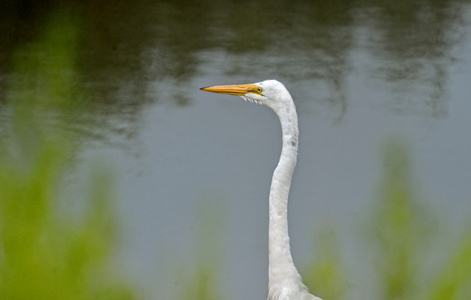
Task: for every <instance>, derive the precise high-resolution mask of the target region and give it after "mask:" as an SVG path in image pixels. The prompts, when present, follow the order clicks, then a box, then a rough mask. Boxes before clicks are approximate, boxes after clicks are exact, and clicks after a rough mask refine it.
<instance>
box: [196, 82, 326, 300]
mask: <svg viewBox="0 0 471 300" xmlns="http://www.w3.org/2000/svg"><path fill="white" fill-rule="evenodd" d="M201 90H203V91H208V92H213V93H222V94H230V95H236V96H240V97H242V98H243V99H244V100H248V101H250V102H255V103H258V104H262V105H266V106H268V107H270V108H271V109H273V111H274V112H275V113H276V114H277V116H278V117H279V119H280V122H281V129H282V140H283V144H282V150H281V156H280V160H279V162H278V165H277V167H276V169H275V171H274V173H273V178H272V182H271V188H270V196H269V206H270V207H269V216H270V222H269V232H268V235H269V237H268V241H269V242H268V243H269V245H268V256H269V262H268V300H322V299H320V298H318V297H316V296H314V295H312V294H309V293H308V291H307V288H306V286H305V285H304V284H303V283H302V279H301V276H300V275H299V272H298V270H297V269H296V267H295V265H294V263H293V258H292V256H291V250H290V245H289V235H288V194H289V189H290V186H291V178H292V175H293V171H294V167H295V166H296V158H297V155H298V153H297V151H298V133H299V132H298V115H297V113H296V107H295V105H294V102H293V98H292V97H291V95H290V93H289V92H288V90H287V89H286V88H285V86H284V85H283V84H282V83H281V82H279V81H276V80H265V81H262V82H257V83H253V84H242V85H221V86H212V87H205V88H201Z"/></svg>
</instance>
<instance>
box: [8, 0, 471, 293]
mask: <svg viewBox="0 0 471 300" xmlns="http://www.w3.org/2000/svg"><path fill="white" fill-rule="evenodd" d="M2 6H3V7H2V12H1V13H0V14H1V21H0V30H1V32H2V38H1V45H0V92H1V94H0V97H1V99H0V116H1V124H0V125H1V127H0V135H1V136H2V137H3V136H5V138H8V137H7V136H6V135H4V131H5V128H8V127H9V125H10V124H9V122H10V120H11V115H10V114H11V106H12V102H14V101H15V100H14V99H15V97H12V96H8V95H10V94H9V93H11V90H13V92H14V93H17V94H18V93H19V94H21V93H23V92H25V89H26V88H25V86H26V85H24V82H23V81H22V78H23V77H22V74H21V73H20V72H17V71H14V70H16V69H15V68H14V63H13V62H14V61H26V60H28V59H30V57H26V56H30V55H31V53H32V52H25V50H24V49H26V48H28V47H29V45H31V44H32V43H34V42H35V41H37V40H38V39H39V38H40V37H41V36H42V35H43V34H44V32H46V30H47V26H48V25H47V24H50V23H48V22H49V21H48V20H50V18H51V15H57V14H58V15H60V16H62V17H61V18H59V19H58V21H57V22H56V23H54V24H56V25H54V26H59V27H60V26H63V25H64V24H68V26H70V27H67V26H64V29H63V30H62V31H59V32H62V33H63V34H64V35H65V36H66V37H67V36H70V35H72V34H74V35H75V34H76V36H77V38H76V39H74V40H72V41H70V43H73V45H70V48H67V49H69V50H66V51H70V52H73V55H72V54H71V55H72V56H73V61H74V66H75V67H74V69H73V70H72V71H71V70H65V71H63V72H64V73H63V74H62V73H61V74H55V75H54V76H57V77H58V78H60V77H61V76H72V78H73V79H74V80H73V82H74V86H73V90H75V91H77V92H76V93H75V95H76V97H71V100H70V101H69V102H67V103H66V105H62V104H61V105H59V106H56V104H55V102H51V106H52V107H53V109H58V110H61V111H65V112H66V114H67V115H69V118H68V121H67V122H66V123H65V124H64V123H62V122H59V121H58V120H55V119H54V117H52V118H50V119H49V118H48V119H47V120H45V122H47V123H48V126H50V128H51V130H54V131H64V132H67V133H70V134H72V135H73V137H74V145H73V149H74V150H73V152H74V160H76V161H77V167H76V172H77V173H76V174H73V175H71V176H72V177H73V178H75V179H77V178H80V177H81V176H82V175H83V174H84V172H85V171H84V170H83V169H84V168H86V167H82V162H87V161H89V160H93V159H97V157H98V160H104V161H109V163H110V164H111V165H113V172H115V173H116V177H117V181H118V184H117V195H118V197H117V198H118V200H117V201H116V205H117V211H118V212H119V214H118V215H119V216H120V223H121V226H120V228H121V230H122V235H123V241H122V243H121V244H120V247H119V249H117V252H118V254H117V261H121V262H120V264H121V266H122V269H123V270H124V272H125V273H126V274H129V276H130V277H131V278H133V281H135V282H136V284H137V285H138V286H139V287H140V289H141V290H142V291H143V293H144V294H149V295H153V296H152V299H169V298H172V297H174V296H173V295H174V294H172V293H174V291H175V290H178V289H180V288H181V285H183V283H182V281H184V280H182V279H181V278H182V277H181V276H180V277H179V275H178V274H179V272H182V273H185V271H179V268H182V269H185V268H187V266H193V264H195V262H194V261H195V260H197V259H201V260H205V259H208V260H210V261H211V259H210V258H205V257H206V256H211V255H209V254H206V256H205V255H200V254H198V250H197V249H196V248H197V247H196V246H195V245H197V244H198V243H197V242H195V239H196V237H197V236H198V235H197V234H196V233H195V232H196V231H197V230H196V229H195V226H196V224H197V221H196V220H197V219H198V218H197V217H196V216H197V215H198V214H197V211H198V208H199V207H200V206H201V205H203V204H201V203H207V202H209V203H217V205H218V207H219V210H217V212H216V213H215V214H218V213H221V214H222V215H223V217H221V218H223V219H224V221H221V220H220V219H219V218H216V217H214V218H212V217H208V216H205V217H204V219H205V220H206V222H207V223H208V224H209V225H208V224H207V225H206V226H209V227H211V226H213V227H214V226H215V227H218V228H219V227H220V228H221V230H220V231H217V232H218V233H217V234H220V235H221V237H222V238H220V239H217V240H216V239H215V240H214V241H212V242H211V240H209V241H208V242H207V243H206V245H205V246H206V247H207V249H206V250H204V251H203V250H200V251H202V252H205V253H213V252H215V254H214V255H215V256H216V257H217V259H215V260H217V261H218V263H217V264H218V265H220V269H221V273H223V274H224V275H221V276H218V277H217V280H216V281H215V284H217V285H220V288H219V289H220V290H221V294H223V295H227V297H225V299H264V297H266V289H267V288H266V285H267V280H268V279H267V272H266V269H267V251H266V244H267V222H268V216H267V197H268V196H267V195H268V189H269V183H270V179H271V172H272V170H273V168H274V167H275V165H276V162H277V159H278V155H279V148H280V129H279V124H278V121H277V119H276V117H275V116H274V114H273V113H272V112H270V111H269V110H268V109H266V108H263V107H260V106H256V105H250V104H247V103H243V101H242V100H241V99H239V98H235V97H232V98H231V97H229V96H222V95H211V94H206V93H202V92H200V91H199V88H200V87H202V86H208V85H213V84H214V85H215V84H232V83H234V84H235V83H249V82H256V81H261V80H264V79H270V78H276V79H278V80H280V81H282V82H283V83H284V84H285V85H286V87H287V88H288V89H289V90H290V92H291V94H292V96H293V98H294V99H295V102H296V105H297V108H298V113H299V122H300V132H301V136H300V149H299V155H300V156H299V160H298V167H297V169H296V173H295V177H294V186H293V189H292V193H291V202H290V231H291V232H290V233H291V238H292V248H293V256H294V259H295V262H296V263H297V264H298V265H299V266H300V269H302V266H303V265H306V262H307V261H309V259H310V258H311V256H312V253H313V252H315V250H313V249H314V248H315V247H313V244H315V243H314V242H313V238H312V232H313V231H316V228H319V227H321V225H320V224H323V223H325V222H327V221H330V223H331V224H333V225H334V227H336V228H337V230H338V231H339V232H340V233H339V236H340V237H341V240H342V249H343V250H344V252H345V253H347V254H346V255H345V256H346V257H347V258H345V260H346V261H347V265H350V266H351V269H352V270H353V271H351V272H352V273H353V274H354V276H353V278H356V279H353V280H351V281H349V282H348V287H347V288H346V291H347V293H348V296H347V297H346V299H373V298H374V297H375V296H371V295H372V293H373V295H375V294H374V293H375V292H376V290H375V289H374V288H373V287H371V285H372V284H371V283H370V282H368V280H366V281H367V282H366V283H365V282H364V281H365V280H361V278H368V277H365V276H371V274H370V273H373V271H368V270H371V265H374V263H365V264H363V263H362V261H361V259H358V257H361V256H362V255H361V252H362V251H363V250H359V248H361V247H360V246H359V245H361V244H362V242H361V234H359V233H358V232H359V231H361V230H359V229H357V228H358V227H361V226H360V225H359V224H361V223H362V220H363V219H364V218H365V215H367V214H368V211H369V209H371V203H372V202H373V200H374V199H375V198H376V197H377V193H378V186H379V185H380V178H381V175H380V174H381V170H382V166H383V165H382V162H381V157H382V154H381V153H382V152H381V151H382V149H383V145H384V143H385V141H386V140H387V139H388V137H390V136H391V135H399V136H401V137H403V138H404V139H405V140H407V141H408V145H409V148H410V153H411V156H412V158H411V161H412V163H411V166H410V167H411V169H412V171H411V172H412V175H411V176H412V178H413V183H414V185H415V186H416V189H417V194H418V195H419V196H418V198H420V199H424V200H423V202H424V204H425V205H426V206H427V207H431V209H432V210H435V211H437V212H439V219H440V220H443V221H442V222H444V223H446V224H448V223H449V224H451V225H450V226H451V227H452V228H460V226H461V225H462V223H463V222H465V220H466V219H467V218H469V217H468V215H469V212H470V211H471V202H470V201H469V200H470V195H471V185H470V184H469V182H470V181H471V172H470V170H471V159H470V158H469V155H470V153H471V139H470V138H469V132H471V122H470V121H469V119H470V118H469V115H470V112H471V102H470V101H469V100H470V95H471V86H470V84H469V83H470V78H471V55H470V53H471V43H470V35H469V32H470V28H471V25H470V20H471V10H470V5H469V2H468V1H458V0H455V1H445V0H442V1H439V0H428V1H388V0H383V1H374V0H371V1H337V0H336V1H316V2H315V3H311V1H298V2H296V3H293V2H291V1H198V2H196V3H193V2H190V1H141V0H140V1H118V2H116V1H88V2H84V3H80V4H78V3H73V2H67V1H65V2H63V3H57V2H55V1H36V2H34V1H18V2H17V1H4V4H2ZM57 24H59V25H57ZM70 24H72V25H70ZM67 28H68V29H67ZM71 28H72V29H71ZM67 30H72V31H73V32H75V33H71V31H67ZM25 53H27V55H26V54H25ZM33 53H36V54H37V60H35V61H39V62H40V64H45V65H47V64H48V61H49V60H50V59H51V57H52V58H53V57H55V55H56V54H57V53H56V52H54V51H51V50H50V49H49V48H48V46H47V45H46V46H40V47H38V48H37V49H35V50H34V51H33ZM68 71H70V72H68ZM32 81H33V82H34V86H35V88H37V89H39V90H40V89H41V86H43V83H42V81H41V74H39V75H37V76H36V77H34V79H32ZM57 84H58V85H60V82H59V81H58V83H57ZM11 86H13V89H12V88H11ZM78 91H80V92H78ZM33 94H34V92H33ZM12 99H13V100H12ZM71 190H72V191H74V192H75V193H80V191H79V190H78V189H74V188H71ZM445 220H447V221H445ZM213 223H214V224H213ZM221 223H223V225H221ZM217 234H216V235H217ZM208 249H213V250H208ZM211 251H213V252H211ZM195 253H196V254H195ZM349 253H351V255H350V254H349ZM359 253H360V254H359ZM218 255H219V256H218ZM201 257H203V258H201ZM180 262H182V263H181V265H180ZM183 277H184V276H183ZM373 277H374V276H373ZM175 278H176V279H175ZM372 281H374V280H372ZM171 295H172V296H171ZM149 297H150V296H149Z"/></svg>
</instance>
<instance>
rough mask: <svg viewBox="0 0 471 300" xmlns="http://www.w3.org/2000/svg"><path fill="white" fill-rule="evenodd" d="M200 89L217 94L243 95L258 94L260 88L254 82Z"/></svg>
mask: <svg viewBox="0 0 471 300" xmlns="http://www.w3.org/2000/svg"><path fill="white" fill-rule="evenodd" d="M200 90H202V91H206V92H212V93H219V94H229V95H236V96H245V95H246V94H248V93H254V94H259V95H260V93H261V89H260V88H259V87H258V86H256V85H255V84H236V85H216V86H208V87H203V88H201V89H200Z"/></svg>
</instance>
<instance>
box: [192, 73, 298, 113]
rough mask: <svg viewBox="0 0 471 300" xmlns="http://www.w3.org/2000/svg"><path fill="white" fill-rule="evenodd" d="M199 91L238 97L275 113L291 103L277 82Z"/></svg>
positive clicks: (266, 81)
mask: <svg viewBox="0 0 471 300" xmlns="http://www.w3.org/2000/svg"><path fill="white" fill-rule="evenodd" d="M201 90H203V91H206V92H213V93H220V94H229V95H236V96H240V97H242V98H243V99H244V100H246V101H250V102H255V103H258V104H262V105H267V106H269V107H271V108H272V109H273V110H275V111H278V110H279V109H280V108H281V107H285V106H287V105H292V103H293V99H292V98H291V95H290V94H289V92H288V90H287V89H286V88H285V86H284V85H283V84H282V83H281V82H279V81H277V80H265V81H261V82H256V83H250V84H237V85H218V86H210V87H204V88H201Z"/></svg>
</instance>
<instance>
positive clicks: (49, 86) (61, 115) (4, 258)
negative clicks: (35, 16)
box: [0, 10, 134, 300]
mask: <svg viewBox="0 0 471 300" xmlns="http://www.w3.org/2000/svg"><path fill="white" fill-rule="evenodd" d="M78 37H79V30H78V27H77V26H76V24H75V20H74V19H73V18H72V16H71V15H70V14H69V12H68V11H62V10H61V11H58V12H54V13H52V14H51V15H50V18H48V20H47V21H45V23H44V25H43V26H41V31H40V33H39V34H38V37H37V39H35V40H33V41H31V42H29V43H28V44H26V45H25V46H24V47H23V48H22V49H19V50H18V51H17V52H16V53H15V55H14V59H13V61H12V63H11V68H12V70H11V74H13V76H11V77H10V78H9V79H8V81H7V83H6V89H5V91H4V96H5V100H6V103H8V104H9V106H8V107H9V109H11V111H10V112H9V113H5V115H8V117H9V118H10V122H8V124H10V126H9V127H6V125H5V127H3V128H2V132H3V134H4V135H5V136H8V137H9V138H8V139H7V140H8V143H7V142H5V141H2V142H1V143H0V299H47V300H50V299H132V298H134V292H133V291H132V289H131V287H130V286H128V285H127V284H124V283H123V282H122V280H121V279H120V278H119V277H117V276H115V275H114V274H115V271H116V270H114V268H113V267H112V265H111V264H110V260H111V258H112V254H113V252H112V250H113V245H114V242H115V241H116V238H117V233H116V230H115V228H116V221H115V220H114V216H113V212H112V210H111V209H110V207H111V206H110V205H109V204H108V202H109V200H111V199H110V196H111V194H110V188H111V185H110V179H111V177H110V176H109V175H110V174H106V172H103V170H99V169H94V170H93V171H92V173H91V174H90V177H91V181H90V182H91V184H90V186H86V187H85V186H84V187H83V193H84V194H86V196H85V197H83V199H86V200H87V201H88V202H87V203H86V204H84V206H85V207H86V209H85V211H84V214H83V215H81V216H77V215H76V214H74V212H70V211H67V209H60V207H61V201H64V200H67V201H72V200H73V199H63V197H64V193H63V191H64V185H65V184H67V182H68V181H67V180H66V176H67V174H68V173H69V172H71V170H72V169H73V164H72V162H71V157H72V156H73V152H72V147H71V145H72V141H73V140H72V138H71V137H70V136H68V135H67V134H65V133H64V132H59V131H58V130H52V129H51V127H50V126H49V125H50V123H51V122H55V123H56V126H57V124H62V123H64V124H65V123H66V122H68V120H69V119H68V116H69V115H70V113H71V109H73V108H72V107H73V106H74V105H76V103H77V102H76V100H77V99H79V98H80V96H83V95H80V92H79V90H78V89H76V88H75V82H74V79H75V78H76V70H77V66H76V59H77V39H78ZM2 109H6V106H3V107H2ZM66 112H67V113H66ZM57 127H59V128H60V126H57Z"/></svg>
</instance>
